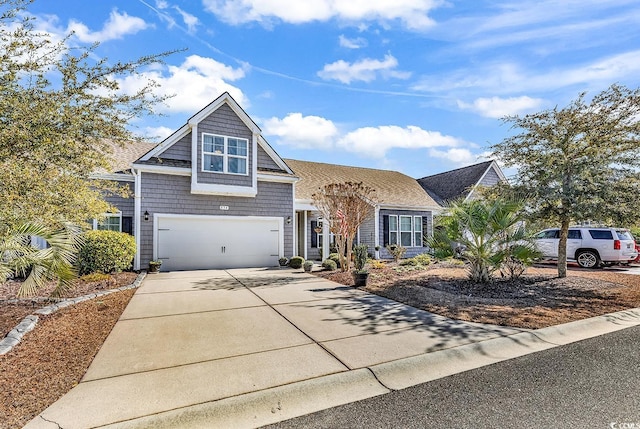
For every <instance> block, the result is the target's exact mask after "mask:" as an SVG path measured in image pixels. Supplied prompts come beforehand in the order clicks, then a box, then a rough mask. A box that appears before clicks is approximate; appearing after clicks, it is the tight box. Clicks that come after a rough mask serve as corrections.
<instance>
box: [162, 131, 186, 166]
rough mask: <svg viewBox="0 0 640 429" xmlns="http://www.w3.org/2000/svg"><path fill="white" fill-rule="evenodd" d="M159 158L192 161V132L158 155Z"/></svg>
mask: <svg viewBox="0 0 640 429" xmlns="http://www.w3.org/2000/svg"><path fill="white" fill-rule="evenodd" d="M158 158H161V159H162V158H164V159H179V160H181V161H191V132H189V134H187V135H186V136H184V137H182V138H181V139H180V140H178V141H177V142H176V143H174V144H173V145H172V146H171V147H170V148H168V149H167V150H165V151H164V152H162V153H161V154H160V155H158Z"/></svg>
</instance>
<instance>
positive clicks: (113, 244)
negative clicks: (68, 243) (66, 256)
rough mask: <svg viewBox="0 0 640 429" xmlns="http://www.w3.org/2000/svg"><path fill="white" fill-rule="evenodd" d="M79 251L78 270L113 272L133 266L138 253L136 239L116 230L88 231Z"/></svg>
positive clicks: (86, 272) (84, 272)
mask: <svg viewBox="0 0 640 429" xmlns="http://www.w3.org/2000/svg"><path fill="white" fill-rule="evenodd" d="M83 235H84V244H83V245H82V247H81V248H80V252H78V272H79V274H80V275H84V274H91V273H113V272H119V271H123V270H128V269H130V268H131V262H132V261H133V256H134V255H135V253H136V241H135V239H134V238H133V237H132V236H131V235H129V234H126V233H123V232H116V231H87V232H85V233H84V234H83Z"/></svg>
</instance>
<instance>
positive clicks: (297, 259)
mask: <svg viewBox="0 0 640 429" xmlns="http://www.w3.org/2000/svg"><path fill="white" fill-rule="evenodd" d="M302 264H304V258H303V257H302V256H293V257H292V258H291V259H290V260H289V266H290V267H291V268H302Z"/></svg>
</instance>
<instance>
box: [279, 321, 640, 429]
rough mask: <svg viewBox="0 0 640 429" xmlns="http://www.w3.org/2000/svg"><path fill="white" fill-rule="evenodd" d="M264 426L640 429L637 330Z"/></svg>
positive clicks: (639, 331) (639, 343)
mask: <svg viewBox="0 0 640 429" xmlns="http://www.w3.org/2000/svg"><path fill="white" fill-rule="evenodd" d="M269 427H270V428H474V429H475V428H478V429H482V428H518V429H520V428H562V429H568V428H614V429H640V326H638V327H633V328H628V329H624V330H622V331H618V332H615V333H612V334H607V335H604V336H600V337H596V338H592V339H589V340H584V341H580V342H577V343H573V344H569V345H567V346H562V347H556V348H553V349H550V350H546V351H543V352H538V353H534V354H531V355H527V356H523V357H521V358H517V359H513V360H509V361H505V362H501V363H497V364H494V365H490V366H486V367H483V368H479V369H476V370H473V371H468V372H465V373H461V374H457V375H453V376H450V377H446V378H443V379H440V380H435V381H433V382H429V383H425V384H421V385H418V386H414V387H411V388H408V389H404V390H399V391H395V392H392V393H389V394H386V395H382V396H378V397H375V398H371V399H367V400H364V401H360V402H355V403H352V404H347V405H343V406H340V407H336V408H331V409H328V410H324V411H320V412H318V413H314V414H310V415H307V416H303V417H300V418H297V419H292V420H288V421H285V422H281V423H278V424H276V425H272V426H269Z"/></svg>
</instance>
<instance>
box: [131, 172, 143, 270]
mask: <svg viewBox="0 0 640 429" xmlns="http://www.w3.org/2000/svg"><path fill="white" fill-rule="evenodd" d="M131 171H132V172H133V178H134V186H133V207H134V209H133V210H134V213H133V219H134V222H135V225H134V227H133V236H134V238H135V240H136V255H135V257H134V258H133V269H134V270H139V269H140V241H141V240H140V235H141V234H140V232H141V231H140V212H141V207H142V174H141V173H140V171H139V170H136V169H133V168H132V169H131Z"/></svg>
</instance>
